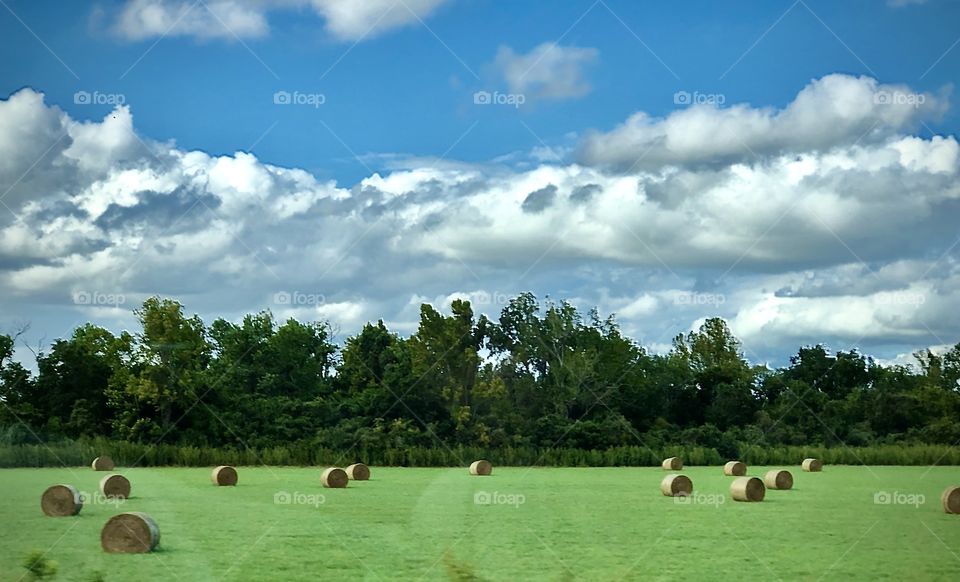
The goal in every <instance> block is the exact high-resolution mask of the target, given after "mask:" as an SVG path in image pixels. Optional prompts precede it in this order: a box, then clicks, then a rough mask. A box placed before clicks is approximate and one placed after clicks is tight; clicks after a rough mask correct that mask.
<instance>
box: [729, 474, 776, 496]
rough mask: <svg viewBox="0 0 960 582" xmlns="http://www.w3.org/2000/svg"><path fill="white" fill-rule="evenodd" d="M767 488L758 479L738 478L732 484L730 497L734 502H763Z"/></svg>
mask: <svg viewBox="0 0 960 582" xmlns="http://www.w3.org/2000/svg"><path fill="white" fill-rule="evenodd" d="M766 493H767V488H766V487H764V486H763V481H761V480H760V479H758V478H757V477H737V478H736V479H734V480H733V483H731V484H730V495H731V496H732V497H733V500H734V501H763V497H764V495H766Z"/></svg>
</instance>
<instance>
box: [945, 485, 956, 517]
mask: <svg viewBox="0 0 960 582" xmlns="http://www.w3.org/2000/svg"><path fill="white" fill-rule="evenodd" d="M940 501H942V502H943V510H944V511H946V512H947V513H953V514H958V513H960V487H957V486H956V485H954V486H953V487H947V489H946V491H944V492H943V495H941V496H940Z"/></svg>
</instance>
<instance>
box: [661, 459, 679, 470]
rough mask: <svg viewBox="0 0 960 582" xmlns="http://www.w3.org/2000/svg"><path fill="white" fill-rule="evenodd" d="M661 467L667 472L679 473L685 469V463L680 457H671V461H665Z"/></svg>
mask: <svg viewBox="0 0 960 582" xmlns="http://www.w3.org/2000/svg"><path fill="white" fill-rule="evenodd" d="M660 466H661V467H663V469H664V470H665V471H679V470H680V469H683V461H681V460H680V457H670V458H669V459H664V460H663V463H661V464H660Z"/></svg>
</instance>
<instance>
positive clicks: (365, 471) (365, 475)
mask: <svg viewBox="0 0 960 582" xmlns="http://www.w3.org/2000/svg"><path fill="white" fill-rule="evenodd" d="M347 477H349V478H350V480H351V481H366V480H367V479H369V478H370V467H368V466H366V465H364V464H363V463H354V464H352V465H349V466H348V467H347Z"/></svg>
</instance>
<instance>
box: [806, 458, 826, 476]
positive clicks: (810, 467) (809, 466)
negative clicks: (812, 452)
mask: <svg viewBox="0 0 960 582" xmlns="http://www.w3.org/2000/svg"><path fill="white" fill-rule="evenodd" d="M803 470H804V471H806V472H808V473H818V472H820V471H822V470H823V461H821V460H820V459H804V460H803Z"/></svg>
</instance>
